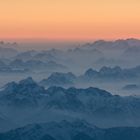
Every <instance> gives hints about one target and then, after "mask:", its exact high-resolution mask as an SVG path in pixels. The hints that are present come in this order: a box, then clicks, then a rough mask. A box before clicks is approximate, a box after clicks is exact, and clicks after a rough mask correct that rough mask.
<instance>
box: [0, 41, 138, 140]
mask: <svg viewBox="0 0 140 140" xmlns="http://www.w3.org/2000/svg"><path fill="white" fill-rule="evenodd" d="M19 47H20V44H17V43H5V42H0V140H140V128H139V127H140V119H139V118H140V63H139V59H140V40H138V39H126V40H116V41H104V40H98V41H95V42H93V43H86V44H83V45H75V46H73V47H71V48H65V49H59V48H58V49H48V50H22V51H21V50H20V49H18V48H19ZM27 77H28V78H27Z"/></svg>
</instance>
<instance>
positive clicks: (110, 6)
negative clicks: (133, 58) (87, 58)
mask: <svg viewBox="0 0 140 140" xmlns="http://www.w3.org/2000/svg"><path fill="white" fill-rule="evenodd" d="M129 37H135V38H140V0H0V38H5V39H6V38H7V39H9V38H13V39H23V38H25V39H35V38H37V39H49V40H90V39H99V38H100V39H116V38H129Z"/></svg>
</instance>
